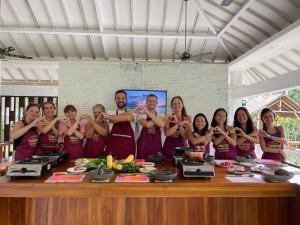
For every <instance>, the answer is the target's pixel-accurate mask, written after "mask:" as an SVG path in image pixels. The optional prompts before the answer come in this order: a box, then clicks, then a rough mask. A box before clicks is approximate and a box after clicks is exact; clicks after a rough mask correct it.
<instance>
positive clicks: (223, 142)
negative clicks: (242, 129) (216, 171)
mask: <svg viewBox="0 0 300 225" xmlns="http://www.w3.org/2000/svg"><path fill="white" fill-rule="evenodd" d="M211 127H213V128H214V133H215V134H214V135H213V137H212V142H213V144H214V145H213V146H214V148H215V158H216V159H232V160H235V159H236V156H237V154H236V149H235V145H236V134H235V130H234V128H233V127H231V126H228V125H227V112H226V110H225V109H224V108H218V109H217V110H216V111H215V112H214V115H213V119H212V121H211Z"/></svg>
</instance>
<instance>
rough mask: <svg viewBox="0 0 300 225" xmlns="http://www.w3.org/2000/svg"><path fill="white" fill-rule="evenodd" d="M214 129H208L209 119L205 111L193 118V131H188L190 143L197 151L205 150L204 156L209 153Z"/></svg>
mask: <svg viewBox="0 0 300 225" xmlns="http://www.w3.org/2000/svg"><path fill="white" fill-rule="evenodd" d="M212 135H213V129H208V121H207V118H206V116H205V115H204V114H203V113H198V114H197V115H196V116H195V117H194V120H193V131H192V130H191V129H189V130H188V131H187V138H188V140H189V145H190V147H191V148H194V149H195V151H198V152H204V155H203V156H204V157H206V156H208V155H209V143H210V141H211V139H212Z"/></svg>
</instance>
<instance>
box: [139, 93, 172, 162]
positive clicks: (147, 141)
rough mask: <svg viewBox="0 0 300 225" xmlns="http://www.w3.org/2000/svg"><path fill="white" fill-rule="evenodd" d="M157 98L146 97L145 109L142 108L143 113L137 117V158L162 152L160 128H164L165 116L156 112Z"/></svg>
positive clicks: (151, 95) (152, 96)
mask: <svg viewBox="0 0 300 225" xmlns="http://www.w3.org/2000/svg"><path fill="white" fill-rule="evenodd" d="M157 103H158V101H157V96H156V95H154V94H150V95H148V96H147V100H146V104H147V107H143V113H140V114H139V115H138V123H139V125H140V129H139V130H140V136H139V138H138V140H137V157H138V158H147V157H148V156H149V155H152V154H157V153H158V152H162V141H161V134H162V132H161V128H164V126H165V119H166V118H167V117H166V116H162V115H160V114H158V113H157V112H156V106H157Z"/></svg>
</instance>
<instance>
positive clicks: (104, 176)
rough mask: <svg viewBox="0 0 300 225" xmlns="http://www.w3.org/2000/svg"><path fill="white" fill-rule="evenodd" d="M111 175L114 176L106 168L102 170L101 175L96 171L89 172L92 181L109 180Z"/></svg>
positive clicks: (111, 171)
mask: <svg viewBox="0 0 300 225" xmlns="http://www.w3.org/2000/svg"><path fill="white" fill-rule="evenodd" d="M100 170H101V169H100ZM113 174H114V171H113V170H111V169H107V168H102V173H100V174H99V173H98V169H95V170H92V171H91V172H90V175H91V177H92V179H93V180H99V181H103V180H107V179H110V178H111V176H112V175H113Z"/></svg>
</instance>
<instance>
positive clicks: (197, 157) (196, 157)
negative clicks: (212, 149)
mask: <svg viewBox="0 0 300 225" xmlns="http://www.w3.org/2000/svg"><path fill="white" fill-rule="evenodd" d="M184 155H185V157H187V158H188V159H190V160H201V159H203V156H204V152H194V151H184Z"/></svg>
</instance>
